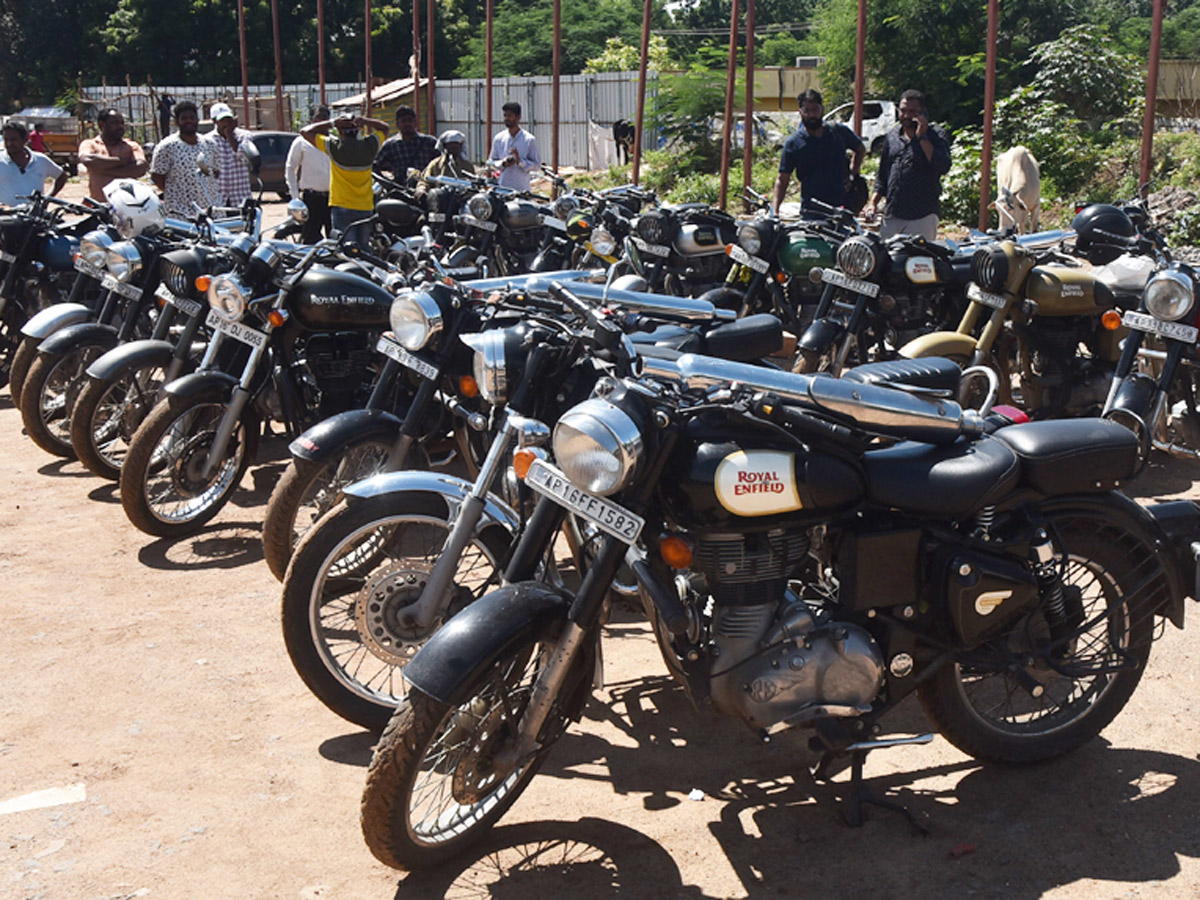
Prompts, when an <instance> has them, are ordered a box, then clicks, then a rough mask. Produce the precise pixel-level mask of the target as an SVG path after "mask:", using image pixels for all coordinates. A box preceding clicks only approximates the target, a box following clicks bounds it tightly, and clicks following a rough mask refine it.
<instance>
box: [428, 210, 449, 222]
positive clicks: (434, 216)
mask: <svg viewBox="0 0 1200 900" xmlns="http://www.w3.org/2000/svg"><path fill="white" fill-rule="evenodd" d="M425 218H426V219H428V220H429V221H430V222H445V221H446V214H445V213H437V212H431V213H427V214H426V216H425Z"/></svg>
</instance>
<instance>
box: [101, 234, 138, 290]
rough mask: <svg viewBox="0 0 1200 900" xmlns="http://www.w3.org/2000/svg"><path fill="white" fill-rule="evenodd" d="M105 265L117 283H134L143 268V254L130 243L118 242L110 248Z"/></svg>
mask: <svg viewBox="0 0 1200 900" xmlns="http://www.w3.org/2000/svg"><path fill="white" fill-rule="evenodd" d="M104 265H105V266H106V267H107V268H108V271H109V274H111V275H112V277H113V278H115V279H117V281H132V280H133V276H135V275H136V274H137V273H138V272H139V271H141V268H142V254H141V253H139V252H138V248H137V246H136V245H134V244H132V243H130V242H129V241H118V242H117V243H115V244H113V245H112V246H111V247H109V248H108V252H107V253H105V255H104Z"/></svg>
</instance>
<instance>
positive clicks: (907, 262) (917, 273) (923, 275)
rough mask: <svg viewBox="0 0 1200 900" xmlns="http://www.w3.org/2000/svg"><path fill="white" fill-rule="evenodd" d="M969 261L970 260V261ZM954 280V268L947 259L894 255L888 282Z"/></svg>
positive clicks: (916, 283) (892, 284)
mask: <svg viewBox="0 0 1200 900" xmlns="http://www.w3.org/2000/svg"><path fill="white" fill-rule="evenodd" d="M968 262H969V261H968ZM953 280H954V268H953V266H951V265H950V263H949V262H948V261H947V260H944V259H938V258H937V257H934V256H910V255H908V254H905V255H903V256H899V257H896V256H893V257H892V264H891V271H890V276H889V278H888V284H889V285H890V286H893V287H898V286H901V285H916V286H918V287H919V286H923V285H927V284H945V283H947V282H950V281H953Z"/></svg>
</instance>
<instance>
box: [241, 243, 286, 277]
mask: <svg viewBox="0 0 1200 900" xmlns="http://www.w3.org/2000/svg"><path fill="white" fill-rule="evenodd" d="M282 261H283V255H282V254H281V253H280V252H279V251H278V250H276V249H275V248H274V247H272V246H271V245H270V244H259V245H258V246H257V247H255V248H254V252H253V253H251V254H250V259H249V260H248V261H247V262H246V278H247V280H249V281H250V282H252V283H254V284H266V283H267V282H269V281H270V280H271V278H272V276H274V274H275V270H276V269H278V268H279V264H280V263H281V262H282Z"/></svg>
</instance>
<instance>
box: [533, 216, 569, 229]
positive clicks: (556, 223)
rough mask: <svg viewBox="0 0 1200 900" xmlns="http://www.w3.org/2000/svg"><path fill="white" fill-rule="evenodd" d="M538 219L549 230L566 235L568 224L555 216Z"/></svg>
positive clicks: (539, 217)
mask: <svg viewBox="0 0 1200 900" xmlns="http://www.w3.org/2000/svg"><path fill="white" fill-rule="evenodd" d="M538 219H539V220H540V221H541V223H542V224H543V225H545V226H546V227H547V228H553V229H554V230H555V231H561V232H563V233H566V230H567V223H566V222H564V221H563V220H562V219H559V218H557V217H555V216H538Z"/></svg>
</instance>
